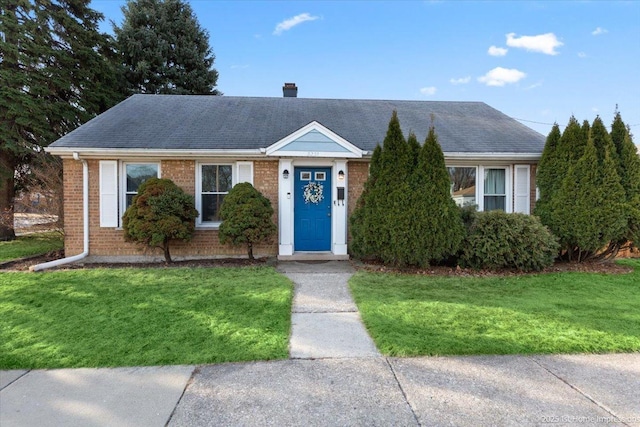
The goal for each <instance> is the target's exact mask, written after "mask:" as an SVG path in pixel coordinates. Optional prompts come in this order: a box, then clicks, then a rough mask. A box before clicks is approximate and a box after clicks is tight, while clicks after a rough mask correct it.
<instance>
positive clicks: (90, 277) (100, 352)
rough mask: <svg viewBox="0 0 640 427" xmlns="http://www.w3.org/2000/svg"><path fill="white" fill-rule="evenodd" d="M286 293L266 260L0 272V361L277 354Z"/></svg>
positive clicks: (13, 364) (50, 364)
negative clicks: (241, 264)
mask: <svg viewBox="0 0 640 427" xmlns="http://www.w3.org/2000/svg"><path fill="white" fill-rule="evenodd" d="M291 300H292V284H291V282H290V281H289V280H288V279H287V278H285V277H284V276H282V275H280V274H278V273H276V271H275V270H274V269H273V268H269V267H256V268H192V269H189V268H156V269H110V270H109V269H88V270H70V271H58V272H48V273H39V274H35V273H0V369H16V368H62V367H97V366H142V365H172V364H201V363H217V362H230V361H248V360H267V359H279V358H286V357H287V356H288V339H289V330H290V325H291V320H290V316H291Z"/></svg>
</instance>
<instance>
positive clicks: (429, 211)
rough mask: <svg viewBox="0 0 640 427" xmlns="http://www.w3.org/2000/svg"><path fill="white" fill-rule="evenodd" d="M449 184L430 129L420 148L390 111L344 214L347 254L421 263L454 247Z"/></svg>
mask: <svg viewBox="0 0 640 427" xmlns="http://www.w3.org/2000/svg"><path fill="white" fill-rule="evenodd" d="M416 156H417V157H416ZM449 185H450V183H449V175H448V172H447V169H446V168H445V165H444V156H443V154H442V150H441V149H440V146H439V145H438V143H437V138H436V134H435V130H434V129H433V128H431V130H430V133H429V137H428V138H427V142H425V145H424V146H423V147H422V148H420V145H419V144H418V141H417V138H416V137H415V135H413V134H411V135H410V136H409V141H406V140H405V139H404V136H403V134H402V131H401V128H400V122H399V120H398V116H397V113H396V112H395V111H394V113H393V115H392V117H391V120H390V122H389V127H388V130H387V135H386V137H385V139H384V142H383V145H382V146H381V147H380V146H378V147H377V148H376V150H375V151H374V154H373V157H372V161H371V168H370V177H369V179H368V180H367V182H366V183H365V189H364V191H363V193H362V195H361V197H360V199H359V200H358V204H357V206H356V209H355V211H354V213H353V215H352V217H351V218H350V224H351V233H352V237H353V247H352V252H353V254H354V255H355V256H359V257H367V258H375V259H378V260H381V261H383V262H384V263H386V264H391V265H397V266H404V265H421V266H424V265H428V264H429V263H430V262H433V261H440V260H442V259H444V258H446V257H448V256H450V255H451V254H453V253H455V252H456V251H457V249H458V245H459V242H460V240H461V239H462V234H463V225H462V221H461V218H460V214H459V210H458V209H457V208H456V207H455V203H454V202H453V200H452V199H451V196H450V194H449Z"/></svg>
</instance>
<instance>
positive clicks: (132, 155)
mask: <svg viewBox="0 0 640 427" xmlns="http://www.w3.org/2000/svg"><path fill="white" fill-rule="evenodd" d="M283 89H284V94H285V96H284V97H282V98H276V97H274V98H258V97H234V96H190V95H133V96H131V97H130V98H128V99H126V100H125V101H123V102H121V103H120V104H118V105H116V106H115V107H113V108H111V109H110V110H108V111H106V112H105V113H103V114H101V115H99V116H98V117H95V118H94V119H93V120H91V121H89V122H88V123H86V124H84V125H82V126H80V127H79V128H77V129H75V130H74V131H73V132H70V133H69V134H67V135H66V136H64V137H62V138H60V139H59V140H58V141H56V142H54V143H53V144H51V145H50V146H49V147H48V148H47V151H48V152H50V153H52V154H54V155H58V156H60V157H62V159H63V161H64V211H65V212H64V221H65V224H64V227H65V236H66V237H65V252H66V254H67V256H72V255H75V254H81V255H78V256H79V257H80V256H82V257H84V256H87V255H88V256H89V259H88V260H92V261H118V260H122V261H124V260H127V261H131V260H136V259H137V260H141V259H148V257H154V258H158V259H160V258H161V253H160V252H154V251H144V250H143V249H142V248H141V247H140V246H138V245H135V244H133V243H126V242H124V239H123V231H122V228H121V227H122V215H123V213H124V211H125V210H126V208H127V206H129V205H130V203H131V201H132V198H133V197H134V195H135V194H136V191H137V189H138V186H139V185H140V183H141V182H143V181H144V180H145V179H147V178H149V177H156V176H157V177H162V178H170V179H172V180H173V181H174V182H175V183H176V184H178V185H179V186H180V187H182V188H183V189H184V190H185V191H186V192H187V193H189V194H192V195H193V196H194V198H195V202H196V208H197V209H198V211H199V212H200V216H199V217H198V218H197V220H196V233H195V236H194V238H193V240H192V241H191V242H188V243H186V242H176V244H175V245H173V246H172V250H171V251H172V255H173V256H174V258H175V259H188V258H201V257H202V258H203V257H229V256H241V255H243V254H244V253H245V249H244V248H230V247H228V246H223V245H221V244H220V243H219V241H218V235H217V230H218V227H219V225H220V221H219V216H218V210H219V207H220V204H221V202H222V200H223V199H224V196H225V194H226V193H227V192H228V191H229V189H230V188H231V187H232V186H233V185H235V184H236V183H239V182H244V181H248V182H251V183H252V184H253V185H254V186H255V187H256V188H257V189H258V190H260V191H261V192H262V193H263V194H264V195H265V196H266V197H267V198H269V199H270V200H271V203H272V205H273V207H274V210H275V214H274V221H275V223H276V224H277V226H278V233H277V238H276V239H274V242H273V243H272V244H268V245H262V246H259V247H257V248H254V252H255V253H256V255H257V256H267V255H269V256H276V255H277V256H279V257H280V258H281V259H296V258H298V259H303V258H307V259H309V258H311V259H323V258H324V259H326V258H333V259H341V258H346V257H348V253H349V226H348V218H349V215H350V214H351V212H352V211H353V209H354V207H355V205H356V201H357V199H358V197H359V196H360V194H361V192H362V189H363V185H364V182H365V181H366V179H367V176H368V167H369V161H370V158H371V154H372V152H373V150H374V148H375V147H376V145H377V144H380V143H382V141H383V140H384V137H385V135H386V132H387V127H388V123H389V120H390V118H391V115H392V112H393V111H394V110H396V111H397V113H398V118H399V119H400V124H401V126H402V129H403V132H404V134H405V137H406V136H408V134H409V132H410V131H412V132H414V133H415V134H416V136H417V137H418V140H420V141H421V142H422V141H424V140H425V138H426V136H427V133H428V130H429V127H430V126H431V125H432V124H433V126H435V130H436V133H437V135H438V139H439V142H440V145H441V146H442V150H443V152H444V155H445V161H446V164H447V166H448V167H449V170H450V172H451V176H452V179H455V177H456V176H458V175H460V176H465V177H466V178H465V179H467V180H468V179H469V177H470V176H471V177H472V178H471V179H472V182H468V183H466V184H465V185H467V186H468V187H466V188H469V187H471V186H473V188H474V194H473V195H471V194H468V195H467V194H465V197H468V198H469V199H473V200H475V203H476V204H477V205H478V208H479V209H480V210H490V209H503V210H505V211H507V212H526V213H529V212H531V210H532V209H533V205H534V203H535V194H536V191H535V188H536V187H535V173H536V164H537V163H538V161H539V159H540V156H541V153H542V149H543V148H544V143H545V138H544V136H542V135H541V134H539V133H537V132H535V131H533V130H532V129H530V128H528V127H526V126H524V125H522V124H521V123H519V122H518V121H516V120H514V119H512V118H510V117H508V116H506V115H505V114H503V113H501V112H500V111H497V110H495V109H494V108H491V107H490V106H488V105H486V104H484V103H481V102H432V101H390V100H351V99H305V98H298V97H296V96H295V95H296V93H297V88H296V87H295V85H292V84H286V85H285V87H284V88H283ZM456 171H457V172H463V173H456ZM458 187H459V186H458ZM318 189H321V190H322V191H321V194H322V197H318V195H319V192H318ZM305 190H306V192H305ZM310 190H311V191H310ZM310 195H311V196H310Z"/></svg>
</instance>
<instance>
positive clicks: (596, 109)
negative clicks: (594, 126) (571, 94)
mask: <svg viewBox="0 0 640 427" xmlns="http://www.w3.org/2000/svg"><path fill="white" fill-rule="evenodd" d="M591 111H593V112H594V113H599V112H600V109H599V108H598V107H591Z"/></svg>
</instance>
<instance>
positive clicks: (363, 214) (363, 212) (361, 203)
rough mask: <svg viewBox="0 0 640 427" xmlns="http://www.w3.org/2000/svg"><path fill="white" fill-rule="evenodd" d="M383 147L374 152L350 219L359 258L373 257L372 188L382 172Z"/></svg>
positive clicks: (353, 243) (375, 226) (353, 244)
mask: <svg viewBox="0 0 640 427" xmlns="http://www.w3.org/2000/svg"><path fill="white" fill-rule="evenodd" d="M381 153H382V147H381V146H380V145H379V144H378V145H376V148H375V149H374V150H373V154H372V156H371V163H369V177H368V178H367V180H366V181H365V183H364V188H363V190H362V193H361V194H360V197H359V198H358V201H357V202H356V207H355V209H354V210H353V213H352V214H351V217H350V218H349V233H350V234H351V239H352V241H351V245H350V246H349V247H350V249H351V253H352V254H353V255H354V256H356V257H359V258H367V257H370V256H372V249H371V237H370V236H373V235H375V233H376V228H377V225H376V224H375V222H374V221H372V220H371V201H370V199H371V188H373V187H374V186H375V183H376V181H377V179H378V173H379V171H380V155H381Z"/></svg>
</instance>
